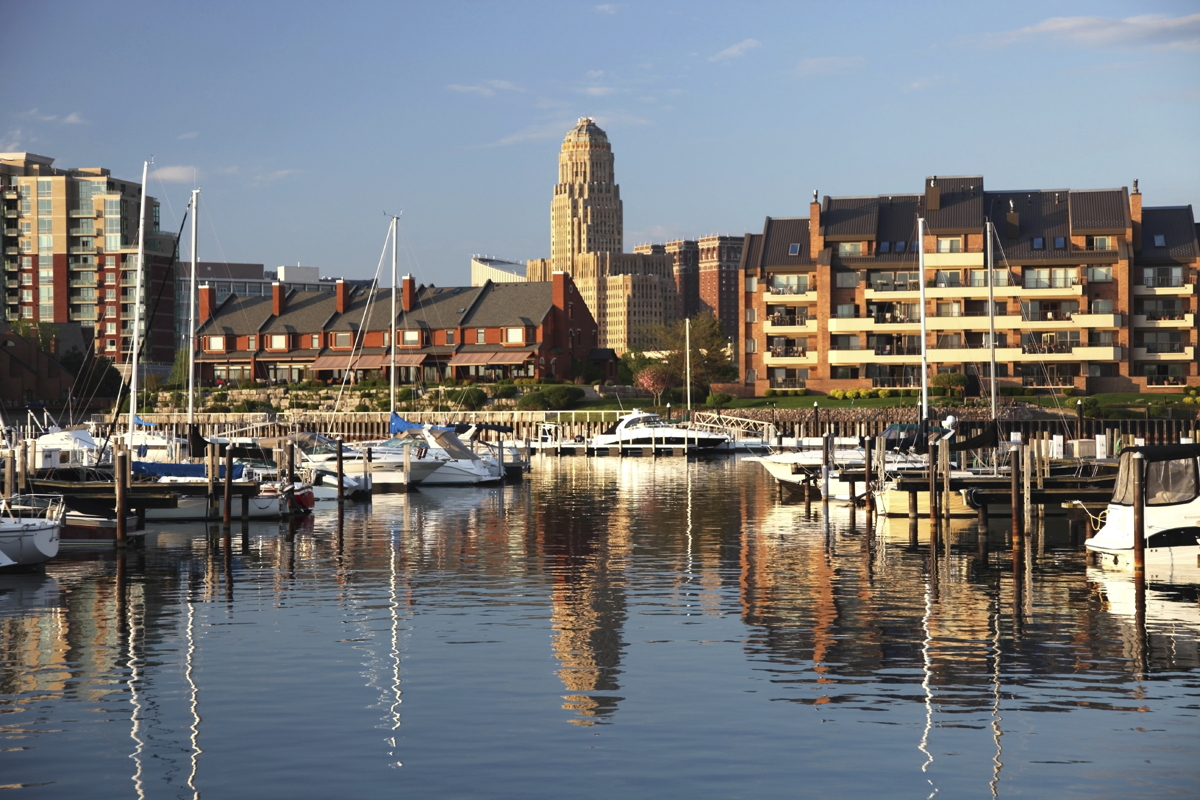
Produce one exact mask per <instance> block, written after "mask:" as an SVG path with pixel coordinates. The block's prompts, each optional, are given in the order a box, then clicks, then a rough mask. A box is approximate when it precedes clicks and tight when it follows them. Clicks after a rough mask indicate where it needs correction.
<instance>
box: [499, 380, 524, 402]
mask: <svg viewBox="0 0 1200 800" xmlns="http://www.w3.org/2000/svg"><path fill="white" fill-rule="evenodd" d="M520 393H521V390H520V389H518V388H517V387H516V386H515V385H513V382H512V381H509V382H508V383H503V382H501V383H499V384H497V385H496V390H495V391H494V392H492V397H495V398H497V399H500V400H506V399H508V398H510V397H516V396H517V395H519V394H520Z"/></svg>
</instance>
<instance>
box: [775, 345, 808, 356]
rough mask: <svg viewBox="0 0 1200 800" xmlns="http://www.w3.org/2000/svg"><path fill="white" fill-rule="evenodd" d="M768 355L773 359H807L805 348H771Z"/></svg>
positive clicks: (806, 349)
mask: <svg viewBox="0 0 1200 800" xmlns="http://www.w3.org/2000/svg"><path fill="white" fill-rule="evenodd" d="M770 353H771V355H772V356H774V357H775V358H807V357H808V348H807V347H772V348H771V350H770Z"/></svg>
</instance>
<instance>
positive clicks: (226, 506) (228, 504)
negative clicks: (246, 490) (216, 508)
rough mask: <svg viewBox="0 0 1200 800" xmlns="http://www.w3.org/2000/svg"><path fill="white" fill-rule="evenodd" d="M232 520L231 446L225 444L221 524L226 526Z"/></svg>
mask: <svg viewBox="0 0 1200 800" xmlns="http://www.w3.org/2000/svg"><path fill="white" fill-rule="evenodd" d="M232 521H233V448H232V447H231V446H229V445H225V501H224V503H223V504H222V507H221V524H222V525H224V526H225V527H226V528H228V527H229V523H230V522H232Z"/></svg>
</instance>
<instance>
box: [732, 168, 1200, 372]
mask: <svg viewBox="0 0 1200 800" xmlns="http://www.w3.org/2000/svg"><path fill="white" fill-rule="evenodd" d="M918 218H922V219H924V220H925V233H924V239H923V242H918V239H917V220H918ZM985 221H990V222H991V223H992V224H993V226H994V227H993V231H994V233H993V234H992V236H991V237H990V238H991V240H992V241H991V244H992V251H993V256H994V257H993V261H992V266H991V272H990V275H989V270H988V269H987V265H986V250H987V245H988V238H989V237H988V236H987V235H986V233H985V227H984V222H985ZM921 244H923V246H924V252H925V256H924V271H923V272H922V270H921V269H920V268H919V267H918V254H919V249H920V245H921ZM1197 266H1200V245H1198V244H1197V226H1196V221H1195V217H1194V215H1193V213H1192V208H1191V206H1179V207H1161V208H1143V205H1142V195H1141V193H1140V192H1139V191H1138V187H1137V182H1136V181H1135V182H1134V189H1133V192H1132V193H1131V192H1129V191H1128V190H1127V189H1125V188H1121V189H1102V190H1091V191H1075V190H1069V189H1058V190H1039V191H998V192H997V191H985V190H984V183H983V177H982V176H979V175H973V176H961V177H949V178H947V177H932V178H928V179H926V181H925V186H924V189H923V191H922V192H920V193H918V194H893V195H880V196H871V197H826V198H824V202H817V196H816V193H815V192H814V196H813V203H812V204H811V206H810V208H809V216H808V217H806V218H771V217H768V218H767V220H766V224H765V225H764V227H763V232H762V233H761V234H748V235H747V236H746V237H745V246H744V249H743V253H742V262H741V267H742V271H743V272H744V282H743V287H742V298H743V302H742V303H741V325H742V328H743V338H744V342H745V344H744V347H743V348H742V358H741V370H742V381H743V384H744V386H743V388H744V389H745V390H750V389H751V388H752V389H753V391H754V392H755V393H757V394H762V392H763V391H764V390H766V389H769V388H776V389H779V388H794V387H806V388H809V389H815V390H817V391H829V390H830V389H834V388H847V389H849V388H865V387H872V386H876V387H908V386H914V387H915V386H919V385H920V383H921V349H922V344H924V345H925V348H926V352H927V355H928V362H929V372H930V375H932V374H936V373H938V372H961V373H963V374H965V375H966V376H967V377H968V380H969V381H970V382H971V383H972V388H974V387H975V386H978V383H977V382H980V381H984V382H986V381H987V380H988V376H989V364H990V360H991V351H992V349H993V347H994V349H995V354H996V361H997V374H998V380H999V383H1000V385H1001V386H1002V387H1003V386H1009V387H1014V388H1022V387H1026V388H1034V389H1057V388H1061V387H1072V388H1075V389H1080V390H1084V391H1088V392H1102V391H1138V390H1141V391H1146V390H1150V391H1153V390H1155V389H1156V388H1158V387H1171V386H1181V385H1189V386H1195V385H1200V374H1198V372H1197V361H1196V326H1195V314H1196V311H1197V308H1196V303H1197V300H1196V273H1197ZM989 282H990V283H991V287H990V290H991V292H992V295H993V297H994V305H993V306H991V307H989V303H988V296H989ZM922 284H923V287H922ZM922 288H924V294H925V302H924V303H923V304H922V302H921V290H922ZM922 319H924V324H925V330H926V331H927V334H926V336H925V339H924V341H922ZM993 327H994V330H995V339H994V340H993V339H992V337H991V330H992V329H993Z"/></svg>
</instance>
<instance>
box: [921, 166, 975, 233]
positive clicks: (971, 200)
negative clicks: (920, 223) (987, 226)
mask: <svg viewBox="0 0 1200 800" xmlns="http://www.w3.org/2000/svg"><path fill="white" fill-rule="evenodd" d="M935 180H936V185H937V186H938V188H940V189H941V208H940V209H938V210H933V209H924V216H925V221H926V222H927V223H928V228H929V232H930V233H935V234H936V233H975V232H977V231H978V230H979V229H980V228H981V227H982V226H983V176H982V175H937V176H934V177H930V178H926V179H925V188H926V192H928V189H929V186H930V184H931V183H933V182H934V181H935ZM921 205H922V208H924V206H925V202H924V197H923V198H922V204H921Z"/></svg>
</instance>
